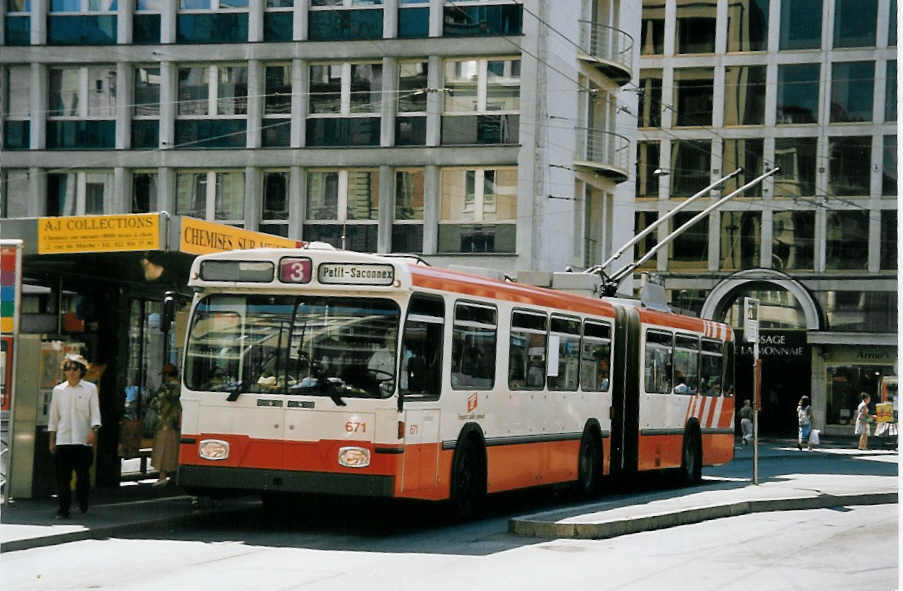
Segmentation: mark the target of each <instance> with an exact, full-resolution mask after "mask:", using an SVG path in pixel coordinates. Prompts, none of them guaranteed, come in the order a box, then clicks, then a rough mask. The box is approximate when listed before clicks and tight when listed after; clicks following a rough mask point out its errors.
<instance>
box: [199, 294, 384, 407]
mask: <svg viewBox="0 0 903 591" xmlns="http://www.w3.org/2000/svg"><path fill="white" fill-rule="evenodd" d="M399 316H400V312H399V308H398V305H397V304H396V303H395V302H393V301H391V300H386V299H375V298H374V299H370V298H345V297H320V296H317V297H291V296H266V295H212V296H209V297H207V298H205V299H203V300H202V301H200V302H199V303H198V305H197V307H196V308H195V312H194V317H193V320H192V323H191V332H190V333H189V336H188V348H187V350H186V353H185V385H186V386H187V387H188V388H190V389H192V390H207V391H215V392H262V393H267V394H308V395H318V396H331V397H333V398H334V399H340V398H344V397H346V396H350V397H355V396H357V397H371V398H377V397H378V398H388V397H390V396H391V395H392V393H393V392H394V391H395V382H396V380H395V374H396V369H395V368H396V366H397V364H396V343H397V335H398V322H399Z"/></svg>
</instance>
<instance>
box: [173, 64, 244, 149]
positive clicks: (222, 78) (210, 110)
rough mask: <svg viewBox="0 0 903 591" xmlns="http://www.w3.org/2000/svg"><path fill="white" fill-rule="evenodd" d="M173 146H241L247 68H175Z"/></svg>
mask: <svg viewBox="0 0 903 591" xmlns="http://www.w3.org/2000/svg"><path fill="white" fill-rule="evenodd" d="M178 74H179V105H178V115H177V119H176V147H179V148H188V149H197V148H244V147H245V146H246V145H247V141H246V132H247V120H246V115H247V112H248V69H247V67H245V66H237V65H228V64H218V65H212V66H185V67H180V68H179V69H178Z"/></svg>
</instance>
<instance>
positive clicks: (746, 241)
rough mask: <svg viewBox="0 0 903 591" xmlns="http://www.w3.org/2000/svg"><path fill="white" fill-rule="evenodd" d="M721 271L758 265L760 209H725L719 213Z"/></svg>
mask: <svg viewBox="0 0 903 591" xmlns="http://www.w3.org/2000/svg"><path fill="white" fill-rule="evenodd" d="M719 235H720V236H721V262H720V265H719V268H720V269H721V270H722V271H739V270H741V269H753V268H756V267H758V266H759V254H760V251H761V248H760V247H761V236H762V212H761V211H743V212H741V211H725V212H723V213H722V214H721V228H720V232H719Z"/></svg>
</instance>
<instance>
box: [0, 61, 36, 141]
mask: <svg viewBox="0 0 903 591" xmlns="http://www.w3.org/2000/svg"><path fill="white" fill-rule="evenodd" d="M0 93H2V95H0V96H2V98H3V99H5V100H4V103H5V104H4V111H3V118H4V121H3V123H4V125H3V132H4V133H3V148H4V149H5V150H27V149H28V148H29V147H30V137H31V129H30V124H29V120H30V119H31V100H30V97H31V67H29V66H25V65H23V66H18V65H17V66H7V67H6V68H3V69H2V70H0Z"/></svg>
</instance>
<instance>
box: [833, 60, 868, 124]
mask: <svg viewBox="0 0 903 591" xmlns="http://www.w3.org/2000/svg"><path fill="white" fill-rule="evenodd" d="M874 88H875V62H842V63H835V64H832V66H831V123H849V122H857V123H858V122H863V121H871V120H872V97H873V96H874V94H873V91H874Z"/></svg>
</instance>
